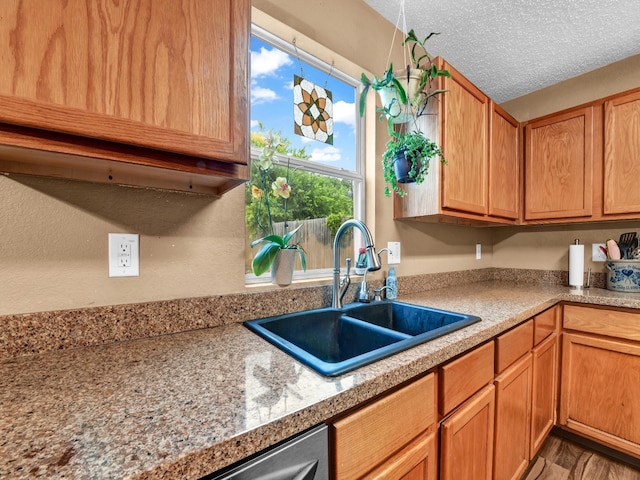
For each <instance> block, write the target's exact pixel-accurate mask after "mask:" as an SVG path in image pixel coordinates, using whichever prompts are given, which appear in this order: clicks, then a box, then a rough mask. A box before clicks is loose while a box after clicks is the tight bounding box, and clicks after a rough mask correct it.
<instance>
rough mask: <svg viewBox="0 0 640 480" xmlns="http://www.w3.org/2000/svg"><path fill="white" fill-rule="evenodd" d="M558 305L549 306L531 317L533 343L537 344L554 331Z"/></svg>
mask: <svg viewBox="0 0 640 480" xmlns="http://www.w3.org/2000/svg"><path fill="white" fill-rule="evenodd" d="M557 316H558V307H553V308H550V309H549V310H545V311H544V312H542V313H539V314H538V315H536V316H535V317H533V344H534V345H538V344H539V343H540V342H542V341H543V340H544V339H545V338H547V337H548V336H549V335H551V334H552V333H553V332H555V331H556V318H557Z"/></svg>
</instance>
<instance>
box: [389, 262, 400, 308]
mask: <svg viewBox="0 0 640 480" xmlns="http://www.w3.org/2000/svg"><path fill="white" fill-rule="evenodd" d="M386 285H387V287H388V288H387V292H386V293H387V299H388V300H393V299H395V298H397V296H398V278H397V277H396V267H394V266H393V265H390V266H389V272H388V273H387V280H386Z"/></svg>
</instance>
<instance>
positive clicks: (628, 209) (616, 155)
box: [603, 92, 640, 214]
mask: <svg viewBox="0 0 640 480" xmlns="http://www.w3.org/2000/svg"><path fill="white" fill-rule="evenodd" d="M604 112H605V117H604V206H603V211H604V213H605V214H615V213H638V212H640V189H638V185H637V179H638V178H640V92H635V93H632V94H627V95H623V96H621V97H619V98H614V99H612V100H609V101H608V102H605V104H604Z"/></svg>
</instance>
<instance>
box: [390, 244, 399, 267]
mask: <svg viewBox="0 0 640 480" xmlns="http://www.w3.org/2000/svg"><path fill="white" fill-rule="evenodd" d="M387 248H388V249H389V252H388V253H387V263H388V264H389V265H396V264H398V263H400V242H387Z"/></svg>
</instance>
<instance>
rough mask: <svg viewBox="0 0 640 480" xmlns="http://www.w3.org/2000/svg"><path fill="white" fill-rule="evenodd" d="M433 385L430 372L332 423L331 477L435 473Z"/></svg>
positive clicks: (408, 479) (348, 479)
mask: <svg viewBox="0 0 640 480" xmlns="http://www.w3.org/2000/svg"><path fill="white" fill-rule="evenodd" d="M435 389H436V381H435V374H433V373H430V374H429V375H426V376H425V377H422V378H420V379H418V380H416V381H414V382H412V383H410V384H409V385H407V386H405V387H403V388H401V389H399V390H396V391H395V392H392V393H390V394H389V395H385V396H384V397H382V398H380V399H379V400H376V401H375V402H373V403H370V404H368V405H366V406H364V407H362V408H360V409H359V410H357V411H355V412H353V413H351V414H350V415H348V416H346V417H344V418H341V419H339V420H336V421H335V422H333V423H332V425H331V426H330V430H329V431H330V437H331V442H332V444H333V458H332V470H333V477H332V478H335V479H336V480H351V479H365V478H366V479H374V478H379V479H383V478H384V479H391V478H394V479H395V478H397V479H406V480H413V479H433V478H435V474H436V473H435V472H436V467H437V466H436V458H437V457H436V451H435V449H436V441H435V433H434V432H435V430H436V421H437V420H436V396H435Z"/></svg>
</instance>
